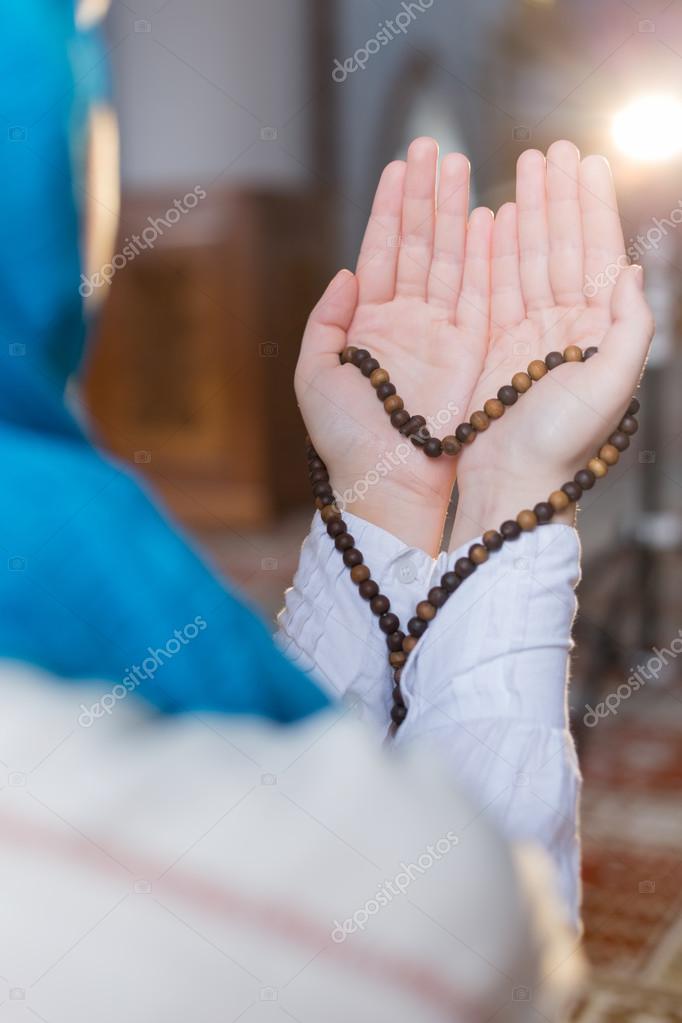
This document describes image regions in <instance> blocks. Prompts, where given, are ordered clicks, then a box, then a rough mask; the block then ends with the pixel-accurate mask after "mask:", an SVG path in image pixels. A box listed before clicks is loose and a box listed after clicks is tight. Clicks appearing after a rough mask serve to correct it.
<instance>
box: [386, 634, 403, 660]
mask: <svg viewBox="0 0 682 1023" xmlns="http://www.w3.org/2000/svg"><path fill="white" fill-rule="evenodd" d="M404 639H405V633H404V632H401V631H400V629H396V631H395V632H391V633H390V635H388V636H387V637H386V646H387V647H388V649H389V650H390V652H391V653H392V654H394V653H396V652H397V651H398V650H402V648H403V640H404Z"/></svg>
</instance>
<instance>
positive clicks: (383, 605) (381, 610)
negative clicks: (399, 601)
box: [369, 593, 391, 615]
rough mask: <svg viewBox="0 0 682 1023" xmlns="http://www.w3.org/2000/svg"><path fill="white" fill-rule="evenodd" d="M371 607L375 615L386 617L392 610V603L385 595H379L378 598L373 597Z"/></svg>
mask: <svg viewBox="0 0 682 1023" xmlns="http://www.w3.org/2000/svg"><path fill="white" fill-rule="evenodd" d="M369 606H370V607H371V609H372V611H373V612H374V614H375V615H385V614H386V612H387V611H389V610H390V608H391V602H390V600H389V599H388V597H385V596H384V594H383V593H378V594H377V595H376V597H372V599H371V601H370V602H369Z"/></svg>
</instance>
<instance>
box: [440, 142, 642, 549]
mask: <svg viewBox="0 0 682 1023" xmlns="http://www.w3.org/2000/svg"><path fill="white" fill-rule="evenodd" d="M491 278H492V284H491V343H490V347H489V351H488V353H487V357H486V360H485V365H484V368H483V370H482V373H481V376H480V379H479V381H478V383H477V385H476V387H475V389H474V392H473V395H472V398H471V402H470V405H469V408H468V413H469V415H470V414H471V413H472V412H473V411H475V410H476V409H482V408H483V405H484V403H485V401H486V400H487V399H488V398H494V397H495V395H496V393H497V391H498V389H499V388H500V387H501V386H503V385H505V384H509V383H510V382H511V378H512V376H513V375H514V374H515V373H517V372H519V371H524V370H525V369H526V367H527V366H528V364H529V363H530V362H531V361H532V360H534V359H544V358H545V356H546V355H547V354H548V353H549V352H551V351H559V352H563V351H564V350H565V349H566V348H567V347H568V346H569V345H577V346H579V347H580V348H582V349H583V350H584V349H586V348H588V347H591V346H596V347H598V349H599V351H598V353H597V354H596V355H594V356H593V357H592V358H590V359H589V360H588V361H587V362H584V363H579V362H566V363H564V364H563V365H560V366H558V367H557V368H556V369H554V370H553V371H552V372H551V373H549V374H547V375H546V376H544V377H543V378H542V379H541V380H539V381H538V382H537V383H534V384H533V385H532V387H531V389H530V390H529V391H527V392H526V393H524V394H522V395H521V396H520V397H519V400H518V402H517V403H516V404H515V405H513V406H512V407H511V408H508V409H507V411H506V412H505V414H504V416H503V417H502V418H500V419H498V420H495V421H492V422H491V424H490V426H489V428H488V429H487V430H486V431H485V432H484V433H482V434H481V435H479V436H478V437H477V438H476V440H475V442H474V443H473V444H471V445H469V446H467V447H466V449H465V450H464V451H463V453H462V455H461V456H460V460H459V467H458V485H459V491H460V504H459V507H458V512H457V518H456V522H455V528H454V531H453V536H452V539H451V548H454V547H456V546H458V545H459V544H461V543H462V542H464V541H465V540H468V539H470V538H471V537H473V536H476V535H479V534H480V533H481V532H482V531H483V530H485V529H489V528H494V527H496V526H498V525H499V523H500V521H502V520H503V519H504V518H509V517H515V515H516V514H517V513H518V512H519V511H521V510H522V509H523V508H525V507H529V506H530V507H531V508H532V507H533V504H535V503H537V502H538V501H543V500H546V498H547V496H548V494H549V493H550V492H551V491H552V490H554V489H556V488H557V487H559V486H560V485H561V484H562V483H564V482H565V481H566V480H567V479H570V478H572V476H573V474H574V473H575V471H576V470H577V469H578V468H581V467H582V466H584V464H585V463H586V461H587V460H589V458H591V457H592V456H594V455H595V454H596V453H597V451H598V449H599V448H600V447H601V445H602V444H603V443H604V442H605V441H606V439H607V438H608V436H609V434H610V433H611V432H612V431H613V430H614V429H615V428H616V426H617V424H618V422H619V421H620V419H621V417H622V416H623V414H624V412H625V410H626V408H627V406H628V404H629V401H630V398H631V397H632V394H633V392H634V390H635V389H636V387H637V384H638V381H639V378H640V376H641V373H642V369H643V366H644V363H645V360H646V356H647V352H648V349H649V345H650V342H651V336H652V333H653V321H652V317H651V313H650V311H649V308H648V306H647V303H646V300H645V298H644V295H643V292H642V271H641V268H640V267H628V266H627V259H626V257H625V249H624V243H623V234H622V230H621V225H620V218H619V215H618V207H617V202H616V196H615V191H614V187H613V181H612V178H611V172H610V169H609V166H608V163H607V162H606V160H605V159H603V158H602V157H600V156H589V157H587V158H586V159H583V160H582V161H581V159H580V154H579V153H578V150H577V149H576V148H575V146H573V145H572V144H571V143H570V142H557V143H555V144H554V145H553V146H551V147H550V149H549V150H548V153H547V159H546V160H545V157H544V156H543V154H542V153H540V152H537V151H534V150H529V151H527V152H525V153H524V154H523V155H522V156H521V157H520V158H519V161H518V166H517V181H516V204H512V203H510V204H507V205H505V206H503V207H502V208H501V209H500V211H499V213H498V215H497V217H496V219H495V224H494V228H493V242H492V270H491ZM595 282H600V285H601V286H596V284H595ZM586 283H587V286H586ZM564 521H567V519H566V518H564Z"/></svg>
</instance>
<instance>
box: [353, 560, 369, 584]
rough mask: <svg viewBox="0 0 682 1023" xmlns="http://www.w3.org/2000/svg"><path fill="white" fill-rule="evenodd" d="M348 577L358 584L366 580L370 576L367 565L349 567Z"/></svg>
mask: <svg viewBox="0 0 682 1023" xmlns="http://www.w3.org/2000/svg"><path fill="white" fill-rule="evenodd" d="M350 577H351V579H352V580H353V582H354V583H355V584H356V585H357V586H359V585H360V583H364V582H367V580H368V579H369V577H370V571H369V569H368V567H367V565H356V566H355V568H353V569H351V573H350Z"/></svg>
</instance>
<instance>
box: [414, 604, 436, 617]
mask: <svg viewBox="0 0 682 1023" xmlns="http://www.w3.org/2000/svg"><path fill="white" fill-rule="evenodd" d="M417 617H418V618H421V620H422V621H423V622H430V621H432V620H433V619H434V618H435V617H436V608H435V607H434V606H433V604H432V603H431V601H430V600H420V601H419V603H418V604H417Z"/></svg>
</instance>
